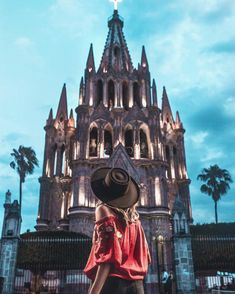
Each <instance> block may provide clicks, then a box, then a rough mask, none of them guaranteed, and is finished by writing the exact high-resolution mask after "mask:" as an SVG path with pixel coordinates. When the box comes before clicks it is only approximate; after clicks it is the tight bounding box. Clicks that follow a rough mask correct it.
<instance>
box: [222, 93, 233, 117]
mask: <svg viewBox="0 0 235 294" xmlns="http://www.w3.org/2000/svg"><path fill="white" fill-rule="evenodd" d="M223 107H224V110H225V113H226V114H227V115H228V116H232V117H235V97H229V98H227V99H226V101H225V103H224V105H223Z"/></svg>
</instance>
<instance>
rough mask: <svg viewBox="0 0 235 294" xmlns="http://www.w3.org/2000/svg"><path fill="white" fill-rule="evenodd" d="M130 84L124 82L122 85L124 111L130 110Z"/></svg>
mask: <svg viewBox="0 0 235 294" xmlns="http://www.w3.org/2000/svg"><path fill="white" fill-rule="evenodd" d="M128 94H129V93H128V84H127V82H123V84H122V103H123V107H124V109H126V110H128V108H129V107H128Z"/></svg>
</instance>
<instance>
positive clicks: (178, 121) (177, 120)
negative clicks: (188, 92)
mask: <svg viewBox="0 0 235 294" xmlns="http://www.w3.org/2000/svg"><path fill="white" fill-rule="evenodd" d="M175 124H176V127H177V128H178V129H183V123H182V121H181V119H180V114H179V111H176V118H175Z"/></svg>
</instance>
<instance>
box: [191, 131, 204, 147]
mask: <svg viewBox="0 0 235 294" xmlns="http://www.w3.org/2000/svg"><path fill="white" fill-rule="evenodd" d="M207 137H208V132H204V131H200V132H197V133H196V134H195V135H192V136H191V137H190V139H191V141H192V143H193V146H194V147H197V148H198V147H201V145H202V144H203V143H204V142H205V139H206V138H207Z"/></svg>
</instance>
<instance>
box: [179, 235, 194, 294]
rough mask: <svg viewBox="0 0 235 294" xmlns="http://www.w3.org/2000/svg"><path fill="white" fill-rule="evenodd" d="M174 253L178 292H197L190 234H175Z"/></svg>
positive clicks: (183, 293)
mask: <svg viewBox="0 0 235 294" xmlns="http://www.w3.org/2000/svg"><path fill="white" fill-rule="evenodd" d="M174 255H175V257H174V261H175V275H176V281H177V293H178V294H195V293H196V289H195V276H194V269H193V258H192V245H191V237H190V236H182V237H180V236H178V237H177V236H174Z"/></svg>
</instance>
